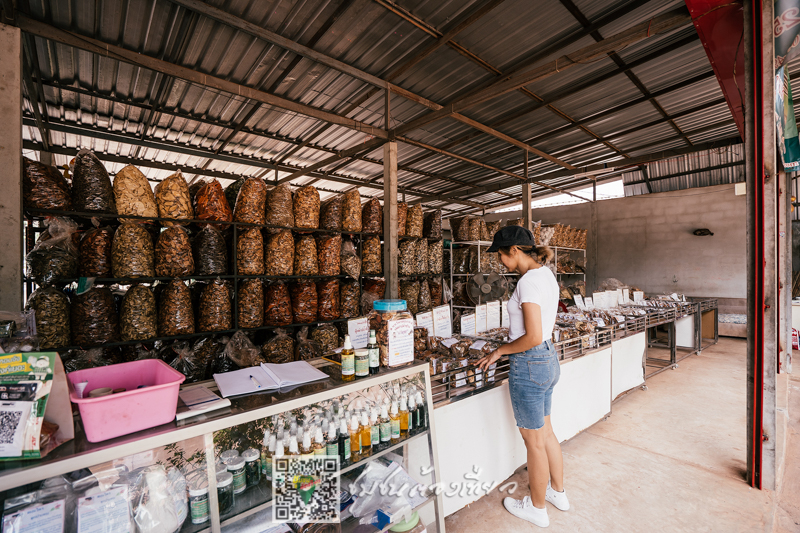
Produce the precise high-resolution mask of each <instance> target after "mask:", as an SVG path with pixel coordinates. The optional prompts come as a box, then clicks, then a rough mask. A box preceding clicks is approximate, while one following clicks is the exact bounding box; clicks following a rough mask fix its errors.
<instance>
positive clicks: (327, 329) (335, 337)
mask: <svg viewBox="0 0 800 533" xmlns="http://www.w3.org/2000/svg"><path fill="white" fill-rule="evenodd" d="M298 338H299V334H298ZM311 339H313V340H314V341H316V342H318V343H319V345H320V346H321V347H322V353H323V354H326V353H330V352H332V351H334V350H335V349H336V348H338V347H339V331H338V330H337V329H336V326H334V325H333V324H323V325H321V326H317V327H315V328H314V329H313V330H311Z"/></svg>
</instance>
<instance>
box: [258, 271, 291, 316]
mask: <svg viewBox="0 0 800 533" xmlns="http://www.w3.org/2000/svg"><path fill="white" fill-rule="evenodd" d="M266 293H267V294H266V299H265V304H264V325H265V326H288V325H289V324H291V323H292V318H293V317H292V299H291V297H290V296H289V287H288V286H287V285H286V283H284V282H283V281H276V282H274V283H270V284H269V285H267V291H266Z"/></svg>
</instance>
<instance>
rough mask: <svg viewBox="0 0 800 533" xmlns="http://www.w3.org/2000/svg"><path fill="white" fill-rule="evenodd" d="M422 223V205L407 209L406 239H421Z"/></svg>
mask: <svg viewBox="0 0 800 533" xmlns="http://www.w3.org/2000/svg"><path fill="white" fill-rule="evenodd" d="M423 222H424V218H423V215H422V205H421V204H416V205H412V206H411V207H409V208H408V214H407V215H406V237H422V227H423Z"/></svg>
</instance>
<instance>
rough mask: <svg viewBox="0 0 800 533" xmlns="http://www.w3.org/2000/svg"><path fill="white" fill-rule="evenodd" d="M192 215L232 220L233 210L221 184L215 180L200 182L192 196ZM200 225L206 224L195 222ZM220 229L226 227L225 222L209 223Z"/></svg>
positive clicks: (224, 220)
mask: <svg viewBox="0 0 800 533" xmlns="http://www.w3.org/2000/svg"><path fill="white" fill-rule="evenodd" d="M192 201H193V205H194V214H195V215H194V216H195V217H196V218H197V219H199V220H214V221H217V222H230V221H231V220H233V211H232V210H231V207H230V206H229V205H228V200H227V199H226V198H225V192H224V191H223V190H222V185H220V184H219V181H217V180H211V181H209V182H205V183H203V184H202V186H201V187H200V189H198V191H197V194H195V195H194V197H193V200H192ZM197 225H198V226H200V227H204V226H207V225H208V224H200V223H198V224H197ZM211 225H212V226H214V227H215V228H217V229H218V230H220V231H223V230H224V229H225V228H227V227H228V225H227V224H211Z"/></svg>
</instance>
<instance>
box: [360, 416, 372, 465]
mask: <svg viewBox="0 0 800 533" xmlns="http://www.w3.org/2000/svg"><path fill="white" fill-rule="evenodd" d="M359 429H360V431H361V457H362V458H363V457H369V456H370V455H372V430H371V429H370V424H369V415H368V414H367V412H366V411H361V428H359Z"/></svg>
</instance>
